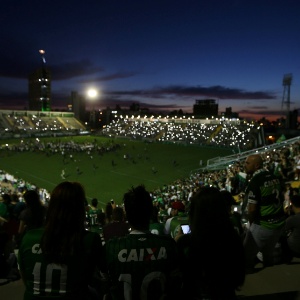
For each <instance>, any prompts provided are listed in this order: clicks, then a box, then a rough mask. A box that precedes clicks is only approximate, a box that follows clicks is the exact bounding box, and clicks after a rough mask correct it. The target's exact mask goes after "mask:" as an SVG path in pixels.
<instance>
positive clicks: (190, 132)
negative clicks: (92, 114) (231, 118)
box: [101, 118, 260, 150]
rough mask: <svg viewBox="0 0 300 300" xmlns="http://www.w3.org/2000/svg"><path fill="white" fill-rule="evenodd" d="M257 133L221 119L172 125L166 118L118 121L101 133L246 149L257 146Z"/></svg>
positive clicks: (243, 124)
mask: <svg viewBox="0 0 300 300" xmlns="http://www.w3.org/2000/svg"><path fill="white" fill-rule="evenodd" d="M177 121H178V120H177ZM259 132H260V127H259V126H258V125H257V124H255V123H247V122H238V123H237V122H231V123H230V122H225V121H222V119H221V120H220V121H219V122H214V123H201V122H200V121H198V122H197V120H185V122H175V121H174V120H172V119H168V121H167V122H162V121H160V120H153V119H131V118H118V119H117V120H113V121H112V122H111V123H110V124H109V125H107V126H106V127H105V128H103V130H102V131H101V134H103V135H106V136H116V135H117V136H124V137H130V138H134V139H145V138H146V139H151V140H156V141H163V142H180V143H185V144H199V145H207V144H209V145H213V146H223V147H224V146H226V147H235V148H239V149H242V150H246V149H251V148H254V147H256V145H257V136H258V133H259Z"/></svg>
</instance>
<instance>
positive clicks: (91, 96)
mask: <svg viewBox="0 0 300 300" xmlns="http://www.w3.org/2000/svg"><path fill="white" fill-rule="evenodd" d="M87 97H88V101H89V102H90V103H91V104H92V109H91V111H90V123H91V124H92V126H93V127H94V126H95V122H96V113H95V102H96V100H97V98H98V91H97V90H96V89H95V88H90V89H88V90H87Z"/></svg>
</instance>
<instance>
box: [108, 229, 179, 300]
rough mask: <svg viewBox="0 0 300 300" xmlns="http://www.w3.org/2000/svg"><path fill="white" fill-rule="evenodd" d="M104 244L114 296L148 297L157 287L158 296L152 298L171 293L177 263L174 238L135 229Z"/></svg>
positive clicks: (129, 299)
mask: <svg viewBox="0 0 300 300" xmlns="http://www.w3.org/2000/svg"><path fill="white" fill-rule="evenodd" d="M105 246H106V260H107V264H108V273H109V276H110V278H111V282H112V288H111V296H112V299H117V300H120V299H125V300H137V299H147V297H148V296H149V293H150V294H151V293H153V292H154V291H157V288H158V290H159V295H155V296H153V295H152V297H154V298H151V299H160V296H161V295H164V294H165V293H168V292H167V291H168V288H167V286H168V284H169V280H170V273H171V271H172V270H174V269H176V267H177V265H178V256H177V255H178V253H177V248H176V242H175V241H174V240H173V239H172V238H170V237H168V236H162V235H156V234H151V233H142V232H138V231H133V232H131V233H130V234H129V235H127V236H126V237H120V238H113V239H110V240H109V241H107V243H106V245H105ZM154 285H155V287H156V288H153V287H154ZM172 289H174V287H172V288H171V290H172Z"/></svg>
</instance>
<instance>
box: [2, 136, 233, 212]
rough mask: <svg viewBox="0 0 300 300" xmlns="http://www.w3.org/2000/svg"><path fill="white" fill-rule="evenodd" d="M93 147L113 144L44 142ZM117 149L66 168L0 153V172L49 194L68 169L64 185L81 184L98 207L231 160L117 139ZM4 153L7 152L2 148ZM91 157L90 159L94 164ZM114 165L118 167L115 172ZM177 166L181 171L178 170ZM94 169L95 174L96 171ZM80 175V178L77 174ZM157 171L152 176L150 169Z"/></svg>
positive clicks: (36, 155)
mask: <svg viewBox="0 0 300 300" xmlns="http://www.w3.org/2000/svg"><path fill="white" fill-rule="evenodd" d="M70 139H72V140H73V141H74V142H77V143H83V142H92V141H94V140H95V139H96V140H97V143H98V145H100V144H101V145H107V144H108V143H109V141H111V139H107V138H103V137H94V136H84V137H82V136H81V137H71V138H70V137H63V138H61V137H60V138H45V139H40V140H44V141H53V142H57V141H58V140H60V141H63V142H67V141H69V140H70ZM12 143H20V140H9V141H1V145H2V146H3V145H5V144H9V145H11V144H12ZM114 143H118V144H120V145H121V148H120V149H119V150H117V151H115V152H107V153H105V154H104V155H102V156H101V155H99V154H97V153H91V154H90V155H88V154H87V153H86V152H84V153H74V154H73V158H74V160H72V161H71V160H70V159H69V160H68V162H67V164H64V162H63V157H62V155H61V154H60V153H56V154H53V155H50V156H47V155H46V154H45V153H43V152H15V151H10V150H5V149H2V150H1V152H0V168H1V169H2V170H5V171H6V172H8V173H10V174H13V175H14V176H15V177H19V178H23V179H24V180H26V181H28V182H31V183H33V184H35V185H36V186H38V187H43V188H46V189H47V190H49V191H51V190H52V189H53V187H54V186H56V185H57V184H58V183H59V182H61V181H62V178H61V171H62V169H63V168H64V169H65V173H66V180H70V181H79V182H81V183H82V184H83V185H84V187H85V190H86V194H87V198H88V200H90V199H91V198H93V197H96V198H97V199H98V200H99V202H100V205H99V206H100V207H104V205H105V204H106V203H107V202H108V201H109V200H110V199H114V200H115V201H116V203H120V202H121V200H122V195H123V194H124V192H126V191H127V190H128V189H129V188H130V187H131V186H135V185H138V184H144V185H145V186H146V188H147V189H148V190H149V191H151V190H154V189H156V188H158V187H161V186H163V185H164V184H170V183H172V182H173V181H174V180H176V179H181V178H185V177H187V176H189V174H190V171H191V170H195V169H198V168H199V162H200V160H202V161H203V164H204V165H205V164H206V160H207V159H210V158H213V157H217V156H225V155H230V154H231V151H230V150H229V149H221V148H213V147H197V146H183V145H174V144H160V143H145V142H141V141H130V140H124V139H115V140H114ZM4 148H5V147H4ZM124 154H129V155H130V157H132V158H133V160H134V161H135V162H132V160H125V159H124ZM91 156H92V158H91ZM112 160H113V161H114V162H115V166H112ZM174 160H175V161H176V162H177V165H176V166H174V164H173V162H174ZM94 165H95V166H96V169H95V168H94V167H93V166H94ZM77 167H78V168H79V169H80V171H81V174H79V175H78V174H77V172H76V168H77ZM153 167H154V168H155V170H157V173H156V174H154V173H153V171H152V168H153Z"/></svg>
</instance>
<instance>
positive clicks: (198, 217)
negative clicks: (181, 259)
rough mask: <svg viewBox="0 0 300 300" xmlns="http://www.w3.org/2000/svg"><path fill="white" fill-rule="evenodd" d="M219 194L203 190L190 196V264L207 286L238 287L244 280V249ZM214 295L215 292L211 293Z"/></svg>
mask: <svg viewBox="0 0 300 300" xmlns="http://www.w3.org/2000/svg"><path fill="white" fill-rule="evenodd" d="M222 197H223V196H222V193H221V192H220V191H219V190H218V189H217V188H214V187H204V188H201V189H200V190H199V191H197V193H196V194H194V195H193V196H192V197H191V206H190V211H189V218H190V226H191V252H190V254H191V261H192V262H193V264H194V266H195V267H196V266H197V265H198V266H199V269H200V270H201V271H202V273H203V274H205V278H206V280H207V283H208V284H209V286H211V287H214V286H217V285H216V283H218V284H219V285H221V286H223V287H224V288H225V287H226V288H229V289H230V288H237V287H238V286H240V285H242V284H243V282H244V280H245V267H244V249H243V245H242V242H241V240H240V238H239V237H238V235H237V233H236V231H235V230H234V227H233V225H232V223H231V221H230V216H229V214H228V209H227V207H226V203H225V200H224V199H223V198H222ZM213 292H215V291H213Z"/></svg>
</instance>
